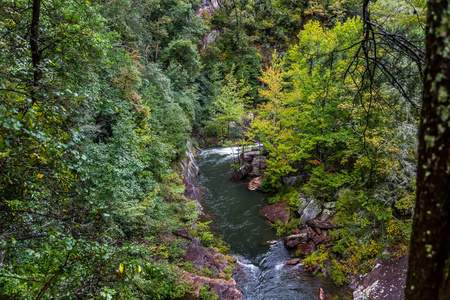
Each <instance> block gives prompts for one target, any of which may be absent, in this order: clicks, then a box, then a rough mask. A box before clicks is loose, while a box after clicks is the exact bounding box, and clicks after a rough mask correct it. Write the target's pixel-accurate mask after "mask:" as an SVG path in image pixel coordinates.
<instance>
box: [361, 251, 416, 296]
mask: <svg viewBox="0 0 450 300" xmlns="http://www.w3.org/2000/svg"><path fill="white" fill-rule="evenodd" d="M407 272H408V256H403V257H402V258H400V259H399V260H380V259H377V260H376V261H375V266H374V267H373V269H372V271H371V272H370V274H369V275H368V276H367V277H366V278H365V279H364V280H363V282H362V283H361V284H360V285H359V286H358V288H357V289H356V290H355V291H354V292H353V297H354V299H356V300H368V299H371V300H381V299H386V300H401V299H404V298H405V287H406V274H407Z"/></svg>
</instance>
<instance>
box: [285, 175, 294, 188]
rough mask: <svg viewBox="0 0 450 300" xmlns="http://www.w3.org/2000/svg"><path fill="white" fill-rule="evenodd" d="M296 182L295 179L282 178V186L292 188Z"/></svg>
mask: <svg viewBox="0 0 450 300" xmlns="http://www.w3.org/2000/svg"><path fill="white" fill-rule="evenodd" d="M296 182H297V177H295V176H294V177H283V184H284V185H286V186H290V187H293V186H295V183H296Z"/></svg>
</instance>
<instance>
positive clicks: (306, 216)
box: [300, 198, 322, 222]
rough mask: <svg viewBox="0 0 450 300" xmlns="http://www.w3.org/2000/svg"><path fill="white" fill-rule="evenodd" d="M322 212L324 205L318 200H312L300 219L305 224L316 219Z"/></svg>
mask: <svg viewBox="0 0 450 300" xmlns="http://www.w3.org/2000/svg"><path fill="white" fill-rule="evenodd" d="M321 212H322V203H320V202H319V201H318V200H316V199H314V198H313V199H311V200H310V201H309V203H308V205H306V207H305V209H304V210H303V211H302V214H301V217H300V219H301V220H302V221H303V222H306V221H308V220H311V219H314V218H315V217H317V216H318V215H319V214H320V213H321Z"/></svg>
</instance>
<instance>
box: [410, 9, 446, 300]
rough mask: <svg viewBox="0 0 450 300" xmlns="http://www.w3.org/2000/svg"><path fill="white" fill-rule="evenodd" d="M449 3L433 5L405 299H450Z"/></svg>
mask: <svg viewBox="0 0 450 300" xmlns="http://www.w3.org/2000/svg"><path fill="white" fill-rule="evenodd" d="M449 22H450V2H449V1H448V0H429V1H428V23H427V32H426V34H427V36H426V61H427V66H426V70H425V76H424V93H423V108H422V116H421V118H422V123H421V126H420V131H419V165H418V173H417V199H416V208H415V215H414V221H413V232H412V237H411V252H410V259H409V271H408V279H407V287H406V299H437V300H443V299H449V298H450V235H449V232H450V123H449V117H450V98H449V95H450V36H449V33H450V23H449Z"/></svg>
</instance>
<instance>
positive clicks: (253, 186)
mask: <svg viewBox="0 0 450 300" xmlns="http://www.w3.org/2000/svg"><path fill="white" fill-rule="evenodd" d="M261 184H262V178H261V177H255V178H253V179H252V180H250V182H249V183H248V189H249V190H250V191H256V190H259V189H260V188H261Z"/></svg>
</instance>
